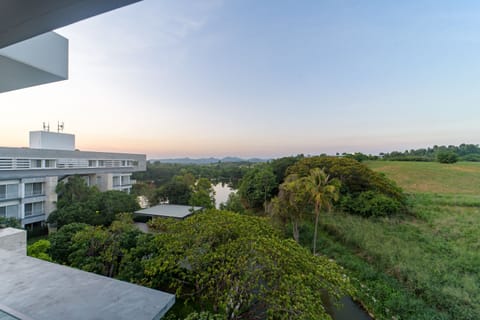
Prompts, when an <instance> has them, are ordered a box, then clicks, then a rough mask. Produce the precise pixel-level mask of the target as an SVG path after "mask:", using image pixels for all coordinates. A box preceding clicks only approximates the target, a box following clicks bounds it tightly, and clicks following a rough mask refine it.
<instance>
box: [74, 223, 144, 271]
mask: <svg viewBox="0 0 480 320" xmlns="http://www.w3.org/2000/svg"><path fill="white" fill-rule="evenodd" d="M140 235H141V231H140V230H139V229H138V228H137V227H136V226H135V225H134V224H133V220H132V218H131V216H130V215H128V214H122V215H119V219H118V220H115V221H114V222H113V223H112V224H111V225H110V226H109V227H108V228H105V227H102V226H96V227H94V226H87V227H86V228H84V229H82V230H80V231H78V232H77V233H76V234H75V235H74V236H73V238H72V245H71V247H70V250H71V253H70V254H69V256H68V261H69V264H70V265H71V266H72V267H75V268H79V269H82V270H85V271H89V272H95V273H98V274H102V275H104V276H108V277H114V276H116V275H117V274H118V271H119V268H120V264H121V263H122V258H123V256H124V255H125V253H126V252H127V251H128V250H129V249H132V248H134V247H135V246H136V245H137V238H138V237H139V236H140Z"/></svg>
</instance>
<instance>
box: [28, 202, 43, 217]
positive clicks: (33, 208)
mask: <svg viewBox="0 0 480 320" xmlns="http://www.w3.org/2000/svg"><path fill="white" fill-rule="evenodd" d="M44 213H45V212H44V210H43V201H40V202H33V203H25V217H29V216H36V215H39V214H44Z"/></svg>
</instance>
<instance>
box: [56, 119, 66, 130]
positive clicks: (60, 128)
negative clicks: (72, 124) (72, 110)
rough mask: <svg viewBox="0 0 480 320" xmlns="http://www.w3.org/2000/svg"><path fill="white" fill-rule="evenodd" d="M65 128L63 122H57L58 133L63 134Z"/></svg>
mask: <svg viewBox="0 0 480 320" xmlns="http://www.w3.org/2000/svg"><path fill="white" fill-rule="evenodd" d="M64 128H65V125H64V124H63V121H62V122H60V121H57V132H58V133H60V132H63V129H64Z"/></svg>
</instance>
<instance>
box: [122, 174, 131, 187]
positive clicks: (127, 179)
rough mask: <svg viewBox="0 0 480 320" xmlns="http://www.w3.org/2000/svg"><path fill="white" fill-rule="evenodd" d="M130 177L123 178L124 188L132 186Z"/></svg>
mask: <svg viewBox="0 0 480 320" xmlns="http://www.w3.org/2000/svg"><path fill="white" fill-rule="evenodd" d="M130 184H131V183H130V176H122V186H127V185H130Z"/></svg>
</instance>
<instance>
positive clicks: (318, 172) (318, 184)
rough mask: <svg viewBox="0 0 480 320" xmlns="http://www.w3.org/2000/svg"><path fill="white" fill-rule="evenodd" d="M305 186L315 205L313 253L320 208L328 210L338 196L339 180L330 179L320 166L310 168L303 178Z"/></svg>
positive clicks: (315, 246) (315, 245)
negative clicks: (308, 173)
mask: <svg viewBox="0 0 480 320" xmlns="http://www.w3.org/2000/svg"><path fill="white" fill-rule="evenodd" d="M304 179H305V187H306V189H307V191H308V193H309V194H310V197H311V200H312V201H313V203H314V205H315V232H314V235H313V254H315V253H316V249H317V233H318V219H319V216H320V212H321V211H322V210H325V211H328V212H329V211H330V210H331V209H332V206H333V202H334V201H337V200H338V198H339V196H340V180H338V179H335V178H334V179H330V176H329V175H328V174H326V173H325V171H324V170H322V169H320V168H314V169H312V170H310V175H308V176H307V177H305V178H304Z"/></svg>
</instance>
